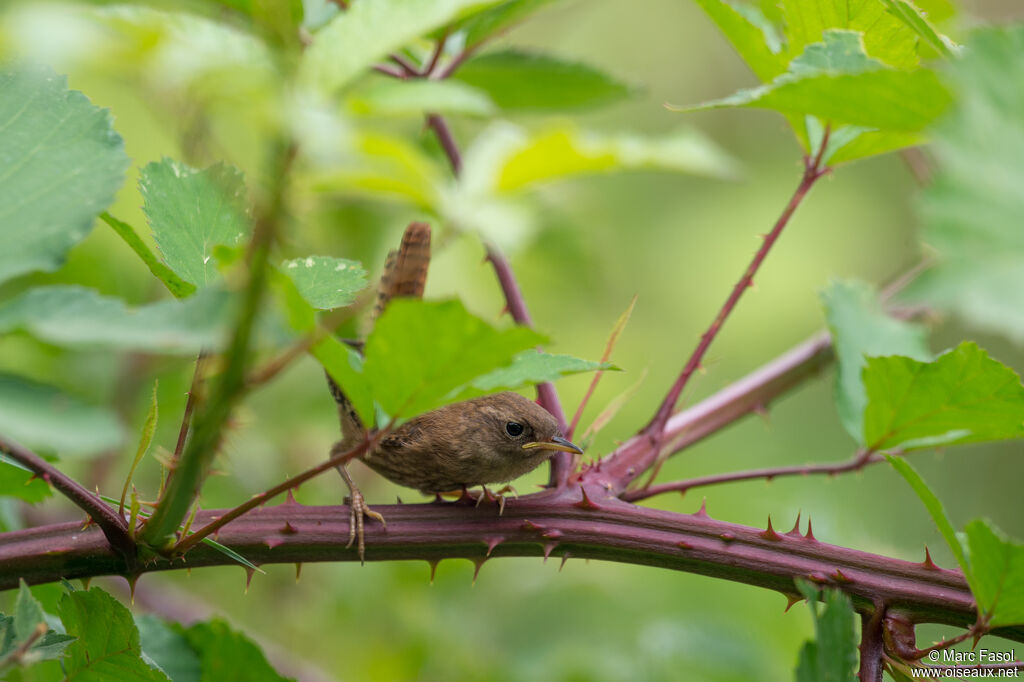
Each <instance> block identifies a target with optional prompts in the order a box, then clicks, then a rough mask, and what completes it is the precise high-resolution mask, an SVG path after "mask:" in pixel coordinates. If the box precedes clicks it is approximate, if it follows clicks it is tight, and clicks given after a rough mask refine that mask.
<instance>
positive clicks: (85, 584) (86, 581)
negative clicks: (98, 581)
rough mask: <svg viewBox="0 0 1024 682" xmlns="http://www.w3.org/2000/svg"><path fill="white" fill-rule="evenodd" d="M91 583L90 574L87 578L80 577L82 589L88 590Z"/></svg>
mask: <svg viewBox="0 0 1024 682" xmlns="http://www.w3.org/2000/svg"><path fill="white" fill-rule="evenodd" d="M91 584H92V576H89V577H88V578H82V589H83V590H86V591H88V590H89V585H91Z"/></svg>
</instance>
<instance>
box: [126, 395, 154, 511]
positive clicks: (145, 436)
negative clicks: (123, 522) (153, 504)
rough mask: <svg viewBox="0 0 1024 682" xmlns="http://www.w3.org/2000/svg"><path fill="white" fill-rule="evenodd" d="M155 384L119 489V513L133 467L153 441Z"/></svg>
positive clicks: (133, 473)
mask: <svg viewBox="0 0 1024 682" xmlns="http://www.w3.org/2000/svg"><path fill="white" fill-rule="evenodd" d="M157 386H158V383H157V382H156V381H154V382H153V394H152V396H151V398H150V401H149V410H148V411H147V412H146V421H145V422H143V424H142V433H140V434H139V446H138V447H137V448H136V449H135V458H134V459H133V460H132V466H131V468H129V469H128V475H127V476H125V478H124V488H123V489H122V490H121V500H120V502H119V504H118V513H119V514H123V513H124V501H125V498H126V497H127V496H128V487H129V486H131V483H132V477H133V476H134V475H135V469H136V468H138V466H139V462H141V461H142V458H143V457H145V456H146V451H147V450H149V445H150V443H152V442H153V434H154V433H155V432H156V420H157V416H158V414H159V410H158V409H157V400H156V389H157Z"/></svg>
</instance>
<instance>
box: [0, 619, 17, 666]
mask: <svg viewBox="0 0 1024 682" xmlns="http://www.w3.org/2000/svg"><path fill="white" fill-rule="evenodd" d="M15 646H16V645H15V642H14V617H13V616H7V615H4V614H2V613H0V656H7V655H8V654H10V653H11V652H12V651H14V647H15Z"/></svg>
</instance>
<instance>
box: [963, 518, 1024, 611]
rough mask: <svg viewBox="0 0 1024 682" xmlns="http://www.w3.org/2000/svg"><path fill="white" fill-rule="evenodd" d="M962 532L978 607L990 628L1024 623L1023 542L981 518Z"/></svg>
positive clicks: (972, 522)
mask: <svg viewBox="0 0 1024 682" xmlns="http://www.w3.org/2000/svg"><path fill="white" fill-rule="evenodd" d="M964 532H965V534H966V536H967V537H966V543H965V544H966V549H967V552H968V555H967V563H968V564H969V565H970V578H971V580H970V583H971V591H972V592H973V593H974V599H975V601H977V603H978V609H979V610H980V611H981V612H982V613H983V614H984V616H985V617H987V618H988V619H989V621H988V624H989V625H990V626H992V627H1000V626H1003V625H1021V624H1024V544H1021V543H1019V542H1015V541H1013V540H1011V539H1009V538H1007V537H1006V536H1005V535H1004V534H1003V533H1002V531H1000V530H999V529H998V528H996V527H995V526H993V525H992V524H991V523H989V522H988V521H985V520H983V519H975V520H974V521H971V522H970V523H968V524H967V526H966V527H965V528H964ZM965 573H966V570H965Z"/></svg>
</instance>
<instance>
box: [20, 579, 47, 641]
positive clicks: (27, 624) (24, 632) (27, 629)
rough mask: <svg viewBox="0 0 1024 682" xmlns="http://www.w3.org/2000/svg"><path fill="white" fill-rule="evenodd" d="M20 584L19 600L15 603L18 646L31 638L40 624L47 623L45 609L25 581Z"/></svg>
mask: <svg viewBox="0 0 1024 682" xmlns="http://www.w3.org/2000/svg"><path fill="white" fill-rule="evenodd" d="M19 582H20V584H19V587H18V598H17V600H16V601H15V602H14V636H15V641H16V642H17V643H18V644H20V643H22V642H24V641H25V640H27V639H28V638H29V637H31V636H32V634H33V633H35V631H36V628H37V627H38V626H39V624H40V623H43V624H45V623H46V617H45V616H44V615H43V607H42V606H41V605H40V604H39V602H38V601H36V598H35V597H33V596H32V591H31V590H29V589H28V585H27V584H26V583H25V580H24V579H21V580H20V581H19Z"/></svg>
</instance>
